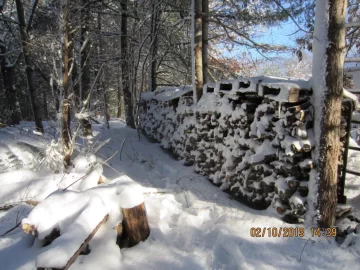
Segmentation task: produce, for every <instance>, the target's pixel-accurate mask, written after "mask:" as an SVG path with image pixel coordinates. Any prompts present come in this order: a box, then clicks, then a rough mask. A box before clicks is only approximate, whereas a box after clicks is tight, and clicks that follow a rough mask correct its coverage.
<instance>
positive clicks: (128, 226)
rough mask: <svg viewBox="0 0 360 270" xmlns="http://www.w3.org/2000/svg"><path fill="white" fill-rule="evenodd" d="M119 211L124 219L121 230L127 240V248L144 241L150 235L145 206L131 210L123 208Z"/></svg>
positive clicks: (138, 206) (140, 205)
mask: <svg viewBox="0 0 360 270" xmlns="http://www.w3.org/2000/svg"><path fill="white" fill-rule="evenodd" d="M121 211H122V214H123V217H124V219H123V222H122V224H123V228H122V229H123V233H125V234H126V237H127V238H128V240H129V247H133V246H135V245H137V244H138V243H140V242H141V241H144V240H146V239H147V238H148V236H149V235H150V228H149V223H148V220H147V216H146V209H145V204H144V203H142V204H139V205H137V206H135V207H133V208H123V209H121Z"/></svg>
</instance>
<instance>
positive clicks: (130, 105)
mask: <svg viewBox="0 0 360 270" xmlns="http://www.w3.org/2000/svg"><path fill="white" fill-rule="evenodd" d="M120 4H121V9H122V13H121V76H122V88H123V91H122V92H123V94H124V101H125V102H124V103H125V117H126V124H127V125H128V126H129V127H131V128H135V120H134V101H133V94H132V93H131V90H130V76H129V75H130V68H129V67H130V66H129V62H128V45H127V38H128V36H127V18H128V14H127V12H128V10H127V5H128V3H127V0H121V3H120Z"/></svg>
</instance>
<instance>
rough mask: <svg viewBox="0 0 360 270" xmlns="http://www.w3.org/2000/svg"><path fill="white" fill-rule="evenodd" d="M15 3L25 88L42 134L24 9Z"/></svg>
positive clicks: (18, 0)
mask: <svg viewBox="0 0 360 270" xmlns="http://www.w3.org/2000/svg"><path fill="white" fill-rule="evenodd" d="M15 2H16V10H17V14H18V19H19V26H20V36H21V45H22V50H23V55H24V62H25V65H26V68H25V71H26V79H27V86H28V91H29V96H30V102H31V106H32V110H33V114H34V120H35V125H36V129H37V130H38V131H40V132H44V128H43V124H42V119H41V114H40V108H39V105H38V100H37V99H38V95H37V94H36V89H35V87H34V80H33V67H32V63H31V60H30V49H29V36H28V34H27V33H26V23H25V14H24V8H23V5H22V3H21V0H16V1H15Z"/></svg>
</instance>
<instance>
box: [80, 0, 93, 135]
mask: <svg viewBox="0 0 360 270" xmlns="http://www.w3.org/2000/svg"><path fill="white" fill-rule="evenodd" d="M81 7H82V8H81V31H80V46H81V52H80V62H81V63H80V67H81V73H80V74H81V77H80V78H81V95H80V96H82V100H86V99H87V97H88V95H89V92H90V88H91V71H90V65H89V57H90V40H89V38H90V37H89V24H90V0H81ZM89 105H90V102H89ZM89 105H88V106H89ZM81 125H82V132H83V136H91V135H92V127H91V123H90V121H89V119H82V120H81Z"/></svg>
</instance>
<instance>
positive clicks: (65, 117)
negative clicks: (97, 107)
mask: <svg viewBox="0 0 360 270" xmlns="http://www.w3.org/2000/svg"><path fill="white" fill-rule="evenodd" d="M70 1H71V0H63V2H62V35H63V44H62V58H63V59H62V60H63V74H62V75H63V85H62V86H63V101H62V116H61V117H62V119H61V138H62V144H63V152H64V163H65V166H69V165H70V158H71V152H70V151H71V150H70V148H71V129H70V102H69V100H68V97H69V86H70V74H69V72H70V63H71V61H72V60H71V55H72V46H73V42H72V40H71V38H70V35H69V33H70V29H71V27H70V25H71V24H70V18H69V14H70Z"/></svg>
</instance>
